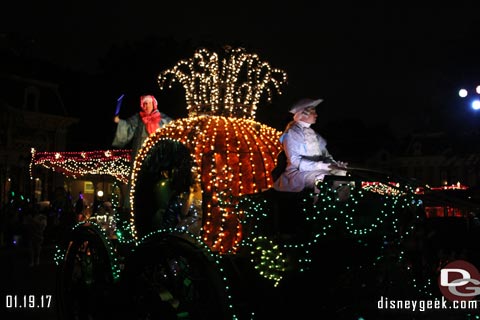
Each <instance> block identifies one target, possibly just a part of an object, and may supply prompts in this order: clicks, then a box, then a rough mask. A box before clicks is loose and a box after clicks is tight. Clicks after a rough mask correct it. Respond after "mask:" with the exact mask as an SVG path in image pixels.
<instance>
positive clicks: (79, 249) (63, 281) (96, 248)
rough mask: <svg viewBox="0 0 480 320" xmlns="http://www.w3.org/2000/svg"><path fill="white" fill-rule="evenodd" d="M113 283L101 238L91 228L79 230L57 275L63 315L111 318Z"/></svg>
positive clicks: (73, 234) (77, 317)
mask: <svg viewBox="0 0 480 320" xmlns="http://www.w3.org/2000/svg"><path fill="white" fill-rule="evenodd" d="M112 286H113V276H112V271H111V266H110V260H109V257H108V252H107V248H106V247H105V244H104V242H103V241H102V239H101V237H100V236H99V235H98V233H96V232H95V231H94V230H93V229H91V228H89V227H81V228H79V229H77V230H75V231H74V232H73V233H72V234H71V235H70V239H69V240H68V241H67V249H66V253H65V257H64V260H63V261H62V264H61V265H60V267H59V274H58V277H57V290H58V294H57V297H58V299H59V303H58V307H59V313H60V318H63V319H106V318H109V317H110V316H111V314H110V310H109V309H110V308H109V307H108V306H109V304H110V301H111V300H110V299H111V292H112ZM107 312H108V313H109V314H107Z"/></svg>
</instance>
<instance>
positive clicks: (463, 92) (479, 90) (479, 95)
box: [458, 85, 480, 111]
mask: <svg viewBox="0 0 480 320" xmlns="http://www.w3.org/2000/svg"><path fill="white" fill-rule="evenodd" d="M458 95H459V96H460V98H467V97H469V98H472V100H471V102H470V107H471V108H472V109H473V110H475V111H476V110H479V109H480V85H478V86H476V87H475V91H474V92H472V93H471V92H469V90H467V89H465V88H461V89H460V90H458Z"/></svg>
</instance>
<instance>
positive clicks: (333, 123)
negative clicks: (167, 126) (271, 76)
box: [0, 0, 480, 150]
mask: <svg viewBox="0 0 480 320" xmlns="http://www.w3.org/2000/svg"><path fill="white" fill-rule="evenodd" d="M386 3H387V2H385V3H382V2H375V3H364V4H363V5H362V6H359V5H357V4H354V3H353V2H352V3H349V2H342V3H339V4H335V5H332V4H328V5H326V4H322V3H318V4H316V5H315V6H314V7H313V4H312V3H311V2H307V1H295V2H292V3H279V2H274V1H266V2H265V1H264V2H258V1H257V2H254V3H248V2H244V1H243V2H239V3H231V4H227V3H225V2H194V3H187V2H182V1H174V2H168V3H166V2H164V1H162V2H160V1H150V2H148V1H137V2H135V3H133V2H128V3H127V2H125V3H120V2H113V1H112V2H110V1H97V2H94V1H82V2H70V1H48V2H43V1H25V0H19V1H16V2H15V3H12V4H10V8H9V9H7V10H2V12H1V13H0V20H1V23H2V25H3V27H4V30H5V31H4V32H3V33H2V34H1V36H2V39H1V40H2V43H3V46H4V47H7V48H8V49H9V50H10V51H11V52H10V53H12V54H14V55H16V56H22V57H26V58H28V59H35V61H42V62H45V63H50V64H52V65H53V66H55V67H53V66H52V67H46V68H45V70H43V72H37V74H36V76H38V77H43V78H49V77H50V78H52V79H53V80H56V81H58V82H59V83H60V85H61V89H62V90H63V92H62V93H63V95H64V99H65V104H66V106H67V108H68V109H69V111H70V113H71V115H72V116H75V117H80V118H81V122H80V124H78V125H76V126H75V127H74V130H73V133H72V140H73V141H75V143H74V144H71V145H70V148H71V149H73V150H79V149H101V148H110V143H111V140H112V137H113V131H114V124H113V123H112V121H111V119H112V114H113V111H114V109H115V103H116V99H117V98H118V97H119V96H120V95H121V94H125V101H124V105H123V107H122V114H121V115H122V116H123V117H127V116H129V115H131V114H133V113H135V112H136V111H138V98H139V95H141V94H147V93H151V94H154V95H155V96H156V97H157V99H158V101H159V109H160V110H162V111H164V112H165V113H167V114H169V115H170V116H172V117H174V118H177V117H183V116H185V115H186V110H185V106H186V105H185V98H184V96H183V94H184V92H183V89H182V88H181V87H180V86H177V87H174V88H173V89H169V90H164V91H160V90H159V88H158V84H157V76H158V74H159V73H160V72H161V71H163V70H165V69H168V68H170V67H172V66H173V65H174V64H175V63H176V62H177V61H178V60H180V59H185V58H190V57H191V56H192V55H193V52H194V50H195V49H196V48H198V47H201V46H206V47H209V48H212V49H214V50H216V49H220V48H221V47H222V46H223V45H227V44H228V45H231V46H233V47H237V46H241V47H244V48H246V49H247V51H249V52H254V53H258V54H259V56H260V58H261V59H262V60H265V61H268V62H269V63H270V64H271V65H272V66H273V67H277V68H280V69H283V70H284V71H286V72H287V75H288V84H287V85H286V86H284V87H283V88H282V89H283V95H281V96H277V97H275V98H274V101H273V102H272V103H271V104H270V105H262V106H260V107H259V110H258V112H257V120H258V121H261V122H264V123H266V124H268V125H271V126H272V127H275V128H277V129H279V130H282V129H283V128H284V125H285V123H286V121H288V119H289V114H288V112H287V111H288V108H289V106H290V105H291V104H292V103H293V102H294V101H295V100H297V99H300V98H303V97H311V98H323V99H325V101H324V103H322V104H321V105H320V108H319V119H318V122H317V125H316V127H317V129H318V130H319V131H321V132H322V133H323V135H324V136H325V137H326V138H327V140H328V141H329V142H332V141H336V140H342V139H343V141H345V140H348V139H349V137H352V136H358V135H365V139H364V140H365V141H371V139H372V137H379V136H385V135H392V136H394V137H404V136H406V135H408V134H410V133H412V132H418V131H428V130H438V129H442V130H466V129H471V128H476V127H477V126H478V121H479V120H478V119H477V118H478V115H476V114H475V113H474V112H473V111H471V110H470V109H469V107H468V106H467V104H466V102H465V100H461V99H460V98H459V97H458V95H457V91H458V89H459V88H460V87H461V86H470V87H474V86H475V85H476V81H477V80H478V75H479V73H480V64H479V62H478V52H479V50H478V49H479V40H478V39H479V38H480V37H479V36H480V20H479V17H478V14H477V9H476V6H475V5H473V2H471V3H470V2H456V3H455V5H450V6H443V7H442V6H439V5H435V6H424V7H421V6H416V7H413V6H407V5H406V4H404V5H402V6H393V5H391V4H386ZM58 68H61V73H54V72H53V70H57V69H58ZM26 69H28V68H26ZM331 144H332V143H330V145H331ZM331 148H333V146H331Z"/></svg>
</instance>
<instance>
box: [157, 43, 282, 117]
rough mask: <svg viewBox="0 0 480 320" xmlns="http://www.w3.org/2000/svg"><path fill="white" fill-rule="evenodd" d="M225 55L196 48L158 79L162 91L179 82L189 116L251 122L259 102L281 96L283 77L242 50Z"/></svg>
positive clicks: (228, 52) (226, 49)
mask: <svg viewBox="0 0 480 320" xmlns="http://www.w3.org/2000/svg"><path fill="white" fill-rule="evenodd" d="M225 53H226V56H225V57H224V58H222V59H221V58H220V57H219V56H218V54H217V53H214V52H213V53H212V52H210V51H208V50H207V49H197V50H196V51H195V53H194V56H193V57H192V58H190V59H186V60H180V61H179V62H178V63H177V64H176V65H175V66H174V67H173V68H171V69H167V70H165V71H163V72H162V73H161V74H160V75H159V76H158V84H159V86H160V89H161V90H163V89H164V88H165V86H168V88H171V87H172V85H173V83H174V82H179V83H180V84H181V85H182V86H183V88H184V89H185V98H186V102H187V111H188V113H189V116H196V115H217V116H227V117H237V118H246V119H254V118H255V112H256V109H257V105H258V104H259V102H260V99H261V98H262V97H263V96H264V95H266V99H267V101H268V102H271V99H272V96H273V93H278V94H282V92H281V90H280V87H281V86H282V85H283V84H285V83H286V81H287V74H286V73H285V72H284V71H283V70H280V69H276V68H272V67H271V66H270V64H269V63H268V62H265V61H261V60H260V58H259V57H258V55H256V54H251V53H246V52H245V49H244V48H237V49H231V48H230V47H226V48H225Z"/></svg>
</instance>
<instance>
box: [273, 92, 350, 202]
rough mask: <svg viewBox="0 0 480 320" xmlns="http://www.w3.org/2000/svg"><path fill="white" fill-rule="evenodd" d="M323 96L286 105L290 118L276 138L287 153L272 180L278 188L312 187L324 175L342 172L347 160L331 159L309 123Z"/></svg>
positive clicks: (315, 117)
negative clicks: (282, 166) (284, 166)
mask: <svg viewBox="0 0 480 320" xmlns="http://www.w3.org/2000/svg"><path fill="white" fill-rule="evenodd" d="M322 101H323V100H322V99H318V100H313V99H302V100H300V101H298V102H297V103H295V104H294V105H293V107H292V108H291V109H290V113H292V114H293V121H291V122H290V123H289V124H288V125H287V127H286V129H285V131H284V133H283V134H282V136H281V137H280V142H281V143H282V146H283V150H284V151H285V154H286V157H287V166H286V169H285V171H284V172H283V173H282V174H281V175H280V177H279V178H278V179H277V180H276V181H275V183H274V186H273V187H274V189H275V190H278V191H287V192H300V191H302V190H304V189H313V190H315V193H317V192H318V191H317V190H318V189H317V188H316V183H317V182H318V181H322V180H323V178H324V177H325V175H340V176H345V175H346V168H347V163H344V162H340V161H335V160H334V158H333V157H332V155H331V154H330V153H329V152H328V150H327V142H326V140H325V139H324V138H323V137H322V136H321V135H320V134H318V133H317V132H315V131H314V130H313V129H312V128H311V125H312V124H314V123H315V122H316V121H317V112H316V109H315V108H316V106H317V105H318V104H320V103H321V102H322Z"/></svg>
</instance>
